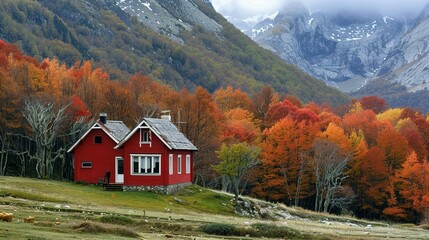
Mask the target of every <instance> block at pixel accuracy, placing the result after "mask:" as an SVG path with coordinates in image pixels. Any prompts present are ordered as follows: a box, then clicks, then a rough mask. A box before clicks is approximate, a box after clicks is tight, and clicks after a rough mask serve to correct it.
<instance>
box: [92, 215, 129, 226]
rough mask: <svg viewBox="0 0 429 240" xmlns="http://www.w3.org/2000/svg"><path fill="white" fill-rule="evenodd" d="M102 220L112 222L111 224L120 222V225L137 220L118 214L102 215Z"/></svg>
mask: <svg viewBox="0 0 429 240" xmlns="http://www.w3.org/2000/svg"><path fill="white" fill-rule="evenodd" d="M100 222H103V223H110V224H119V225H127V224H133V223H135V221H134V220H133V219H131V218H129V217H126V216H117V215H107V216H102V217H101V218H100Z"/></svg>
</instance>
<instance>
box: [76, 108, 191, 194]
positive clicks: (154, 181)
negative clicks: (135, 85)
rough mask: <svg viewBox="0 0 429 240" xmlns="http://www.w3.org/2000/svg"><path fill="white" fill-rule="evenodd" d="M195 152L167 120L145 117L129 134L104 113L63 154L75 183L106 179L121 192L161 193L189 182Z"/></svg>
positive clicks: (128, 131) (126, 128) (123, 127)
mask: <svg viewBox="0 0 429 240" xmlns="http://www.w3.org/2000/svg"><path fill="white" fill-rule="evenodd" d="M196 151H197V148H196V147H195V146H194V145H193V144H192V143H191V142H190V141H189V140H188V139H187V138H186V137H185V136H184V135H183V134H182V133H181V132H180V131H179V130H178V129H177V127H176V126H175V125H174V124H173V123H172V122H171V121H170V120H169V119H157V118H144V119H143V120H142V122H140V123H139V124H138V125H137V126H136V127H135V128H134V129H133V130H131V131H130V130H129V129H128V127H127V126H126V125H125V124H124V123H123V122H122V121H109V120H106V116H105V115H100V120H99V121H97V122H96V123H95V124H94V125H93V126H92V127H91V128H90V129H89V130H88V131H87V132H86V133H85V134H84V135H83V136H82V137H81V138H80V139H79V140H78V141H77V142H76V143H75V144H74V145H73V146H72V147H71V148H70V149H69V150H68V152H72V153H73V159H74V170H75V172H74V179H75V181H81V182H86V183H94V184H95V183H98V182H99V181H100V179H103V178H104V177H105V176H106V175H110V178H109V182H110V183H114V184H118V185H123V189H124V190H125V191H139V190H157V191H163V192H171V191H174V190H176V189H178V188H180V187H183V186H186V185H190V184H191V183H192V175H193V169H192V166H193V158H194V153H195V152H196ZM106 173H108V174H106Z"/></svg>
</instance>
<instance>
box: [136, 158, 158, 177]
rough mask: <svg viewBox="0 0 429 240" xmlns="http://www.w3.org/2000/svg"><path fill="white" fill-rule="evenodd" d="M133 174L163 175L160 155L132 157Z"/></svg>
mask: <svg viewBox="0 0 429 240" xmlns="http://www.w3.org/2000/svg"><path fill="white" fill-rule="evenodd" d="M131 161H132V164H131V174H133V175H140V174H141V175H161V156H160V155H131Z"/></svg>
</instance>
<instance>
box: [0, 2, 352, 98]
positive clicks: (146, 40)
mask: <svg viewBox="0 0 429 240" xmlns="http://www.w3.org/2000/svg"><path fill="white" fill-rule="evenodd" d="M136 2H137V1H131V2H130V1H125V0H121V1H119V0H117V1H114V0H105V1H104V0H103V1H102V0H93V1H89V0H72V1H68V0H58V1H50V0H38V1H30V0H18V1H15V0H5V1H1V2H0V29H1V31H0V38H2V39H5V40H6V41H8V42H11V43H16V44H18V45H19V46H20V47H21V49H22V50H23V51H24V52H25V53H27V54H29V55H31V56H35V57H36V58H38V59H41V58H46V57H49V58H53V57H58V58H59V59H60V60H61V61H63V62H65V63H67V64H68V65H72V64H74V63H76V62H77V61H81V60H86V59H90V60H92V61H94V63H95V66H96V67H103V68H105V69H107V71H108V72H109V74H110V76H111V77H112V78H114V79H121V80H125V79H127V78H128V77H129V76H130V75H131V74H135V73H138V72H139V73H142V74H144V75H149V76H150V77H152V78H154V79H158V80H160V81H163V82H165V83H167V84H170V85H172V86H173V87H175V88H176V89H180V88H182V87H187V88H189V89H194V88H195V87H196V86H198V85H201V86H203V87H204V88H206V89H208V90H209V91H214V90H216V89H217V88H219V87H222V86H226V85H232V86H234V87H239V88H241V89H242V90H245V91H248V92H253V91H255V90H258V89H260V88H261V87H262V86H264V85H271V86H272V87H273V88H274V89H275V90H277V91H279V92H284V93H288V94H293V95H296V96H298V97H300V98H301V99H302V100H303V101H304V102H308V101H312V100H314V101H317V102H319V103H322V102H329V103H331V104H339V103H343V102H345V101H346V96H345V95H344V94H341V93H339V92H338V91H336V90H334V89H331V88H329V87H327V86H326V85H325V84H324V83H323V82H321V81H319V80H317V79H315V78H312V77H310V76H309V75H307V74H305V73H303V72H302V71H300V70H298V69H297V68H296V67H294V66H291V65H288V64H286V63H284V62H283V61H282V60H281V59H280V58H278V57H277V56H275V55H274V54H272V53H271V52H270V51H268V50H265V49H262V48H260V47H259V46H258V45H257V44H256V43H254V42H253V41H251V40H250V39H249V38H248V37H246V36H245V35H244V34H242V33H241V32H240V31H239V30H237V29H235V28H234V27H233V25H231V24H229V23H228V22H227V21H226V20H225V19H224V18H223V17H222V16H221V15H219V14H217V13H216V12H215V10H214V9H213V8H212V6H211V5H210V3H209V2H207V1H201V0H192V1H184V0H182V1H175V4H170V3H169V2H168V1H164V0H158V1H149V2H145V3H141V1H139V3H141V4H143V5H140V6H134V7H132V6H131V5H126V4H134V3H136ZM170 2H171V1H170ZM143 12H144V13H145V14H146V15H144V14H143ZM152 18H153V19H152ZM158 25H159V26H158Z"/></svg>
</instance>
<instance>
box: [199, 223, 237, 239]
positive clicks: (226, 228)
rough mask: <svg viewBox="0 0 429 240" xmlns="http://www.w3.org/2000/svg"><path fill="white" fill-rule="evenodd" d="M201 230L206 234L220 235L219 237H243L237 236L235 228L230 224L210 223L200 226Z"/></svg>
mask: <svg viewBox="0 0 429 240" xmlns="http://www.w3.org/2000/svg"><path fill="white" fill-rule="evenodd" d="M201 230H202V231H203V232H205V233H207V234H213V235H221V236H243V235H239V231H238V230H237V227H235V226H234V225H231V224H224V223H211V224H207V225H204V226H201Z"/></svg>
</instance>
